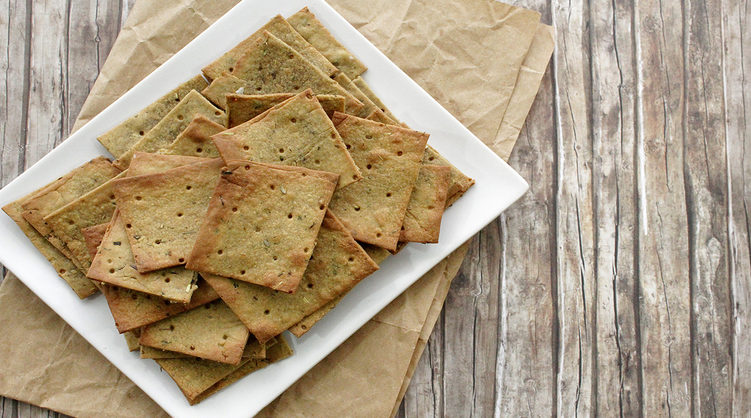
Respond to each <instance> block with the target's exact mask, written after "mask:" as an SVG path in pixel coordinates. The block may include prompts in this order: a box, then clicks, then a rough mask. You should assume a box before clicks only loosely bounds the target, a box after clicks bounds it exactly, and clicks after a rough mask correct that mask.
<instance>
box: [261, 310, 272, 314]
mask: <svg viewBox="0 0 751 418" xmlns="http://www.w3.org/2000/svg"><path fill="white" fill-rule="evenodd" d="M270 313H271V311H270V310H268V309H266V310H265V311H263V314H264V315H268V314H270Z"/></svg>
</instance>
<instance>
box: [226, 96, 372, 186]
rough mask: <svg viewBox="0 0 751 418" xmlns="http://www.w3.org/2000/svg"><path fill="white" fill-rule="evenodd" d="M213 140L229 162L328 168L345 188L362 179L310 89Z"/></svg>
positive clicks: (321, 169) (317, 168)
mask: <svg viewBox="0 0 751 418" xmlns="http://www.w3.org/2000/svg"><path fill="white" fill-rule="evenodd" d="M213 139H214V144H215V145H216V147H217V148H218V149H219V153H220V154H221V155H222V158H223V159H224V160H225V161H229V160H236V159H238V160H239V159H247V160H251V161H257V162H263V163H270V164H284V165H292V166H300V167H306V168H309V169H311V170H320V171H328V172H331V173H336V174H339V187H344V186H346V185H348V184H351V183H353V182H355V181H357V180H359V179H360V178H361V177H362V176H361V174H360V170H359V169H358V168H357V166H356V165H355V162H354V161H353V160H352V158H351V157H350V155H349V153H348V152H347V150H346V148H345V146H344V143H343V142H342V140H341V138H340V137H339V133H338V132H337V131H336V128H335V127H334V124H333V123H332V122H331V119H329V118H328V116H326V112H325V111H324V110H323V108H322V107H321V105H320V103H318V100H317V99H316V98H315V96H313V94H312V93H311V91H310V90H306V91H304V92H302V93H300V94H298V95H296V96H294V97H293V98H291V99H289V100H287V101H285V102H282V103H280V104H279V105H277V106H275V107H273V108H271V109H269V110H268V111H267V112H265V113H263V114H261V115H259V116H257V117H256V118H254V119H252V120H250V121H248V122H246V123H244V124H242V125H239V126H236V127H234V128H232V129H228V130H226V131H224V132H221V133H219V134H217V135H214V136H213Z"/></svg>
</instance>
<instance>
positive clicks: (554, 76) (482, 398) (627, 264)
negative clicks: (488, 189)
mask: <svg viewBox="0 0 751 418" xmlns="http://www.w3.org/2000/svg"><path fill="white" fill-rule="evenodd" d="M133 2H134V0H127V1H126V0H99V1H96V0H92V1H87V2H77V1H72V0H47V1H43V2H41V1H40V2H36V1H31V0H0V23H1V24H2V27H3V29H4V30H2V31H0V43H1V44H3V45H6V47H5V53H4V54H0V67H1V68H2V71H0V81H1V82H2V85H3V88H2V89H0V95H1V96H0V104H1V106H2V108H0V135H1V136H0V138H1V139H2V143H1V144H0V185H5V184H7V183H8V182H9V181H11V180H12V179H13V178H15V176H17V175H18V174H19V173H20V172H22V171H23V170H24V169H25V168H27V167H28V166H30V165H31V164H33V163H34V162H35V161H37V160H38V159H39V158H41V156H43V155H44V154H46V153H47V152H49V150H50V149H51V148H52V147H54V145H56V144H58V143H59V142H60V141H61V140H62V139H64V138H65V137H66V136H67V135H68V133H69V130H70V129H71V128H72V123H73V121H74V120H75V117H76V115H77V113H78V110H79V109H80V107H81V105H82V103H83V100H84V99H85V98H86V96H87V94H88V91H89V88H90V87H91V84H92V83H93V80H94V79H95V78H96V76H97V74H98V72H99V69H100V68H101V65H102V64H103V62H104V60H105V59H106V56H107V53H108V52H109V50H110V48H111V46H112V43H113V42H114V39H115V37H116V36H117V32H118V31H119V28H120V27H121V26H122V24H123V23H124V21H125V19H126V18H127V15H128V11H129V10H130V8H131V7H132V5H133ZM516 3H517V4H519V5H522V6H526V7H530V8H534V9H536V10H539V11H540V12H541V13H542V20H543V21H544V22H548V23H551V24H553V25H554V27H555V31H556V33H557V50H556V52H555V54H554V57H553V60H552V62H551V65H550V67H549V68H548V71H547V73H546V74H545V77H544V79H543V85H542V88H541V90H540V93H539V95H538V97H537V99H536V101H535V103H534V105H533V108H532V110H531V112H530V115H529V118H528V121H527V124H526V126H525V128H524V129H523V131H522V133H521V136H520V138H519V142H518V143H517V146H516V148H515V149H514V153H513V154H512V157H511V161H510V162H511V164H512V166H514V167H515V168H516V169H517V170H518V171H519V172H520V173H521V174H522V176H524V178H526V179H527V180H528V181H529V183H530V191H529V193H528V194H527V195H526V196H524V198H522V200H521V201H520V202H518V203H517V204H516V205H514V206H513V207H512V208H511V209H509V210H508V211H507V212H506V213H505V214H504V215H503V216H502V217H501V218H499V219H498V220H497V221H496V222H494V223H492V224H491V225H489V226H488V227H487V228H485V229H484V230H483V231H482V232H481V233H480V234H479V235H478V236H477V237H476V238H475V239H474V241H473V242H472V245H471V248H470V253H469V256H468V257H467V259H466V260H465V262H464V265H463V266H462V269H461V270H460V273H459V276H458V277H457V278H456V279H455V281H454V284H453V286H452V288H451V291H450V293H449V296H448V298H447V301H446V306H445V310H444V312H443V314H442V315H441V317H440V318H439V320H438V323H437V324H436V328H435V331H434V333H433V335H432V336H431V338H430V340H429V342H428V346H427V349H426V350H425V354H424V355H423V357H422V359H421V360H420V362H419V364H418V367H417V370H416V371H415V374H414V377H413V380H412V383H411V385H410V389H409V391H408V392H407V394H406V395H405V398H404V402H403V404H402V407H401V408H400V410H399V413H398V415H399V416H400V417H424V416H451V417H454V416H491V415H493V416H551V415H562V416H570V415H579V414H587V415H595V414H596V415H603V416H613V415H620V416H639V415H647V416H652V415H661V416H662V415H675V416H687V415H694V416H738V417H741V416H748V415H749V414H751V351H749V350H748V347H747V343H748V341H749V340H751V163H750V161H751V133H749V132H750V131H749V129H751V124H749V121H751V75H750V74H748V71H749V69H750V68H751V50H749V48H750V46H751V30H750V29H749V22H751V4H749V1H748V0H710V1H707V2H703V1H698V0H686V1H682V2H670V1H665V0H662V1H661V0H638V1H637V0H624V1H610V2H594V1H584V0H571V1H565V2H563V1H550V0H524V1H518V2H516ZM17 416H21V417H31V416H35V417H36V416H58V414H56V413H54V412H51V411H47V410H43V409H40V408H37V407H35V406H31V405H28V404H23V403H19V402H16V401H14V400H10V399H6V398H0V417H3V418H5V417H17Z"/></svg>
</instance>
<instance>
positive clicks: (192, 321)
mask: <svg viewBox="0 0 751 418" xmlns="http://www.w3.org/2000/svg"><path fill="white" fill-rule="evenodd" d="M247 341H248V329H247V328H245V326H244V325H243V323H242V322H241V321H240V320H239V319H238V318H237V316H236V315H235V314H234V313H233V312H232V310H230V308H229V307H227V305H226V304H225V303H224V302H222V301H214V302H210V303H207V304H205V305H203V306H200V307H198V308H194V309H191V310H189V311H187V312H183V313H181V314H179V315H175V316H173V317H170V318H167V319H163V320H161V321H159V322H155V323H153V324H151V325H147V326H146V327H144V328H143V329H142V330H141V338H140V340H139V342H140V343H141V345H146V346H149V347H154V348H158V349H160V350H167V351H175V352H178V353H183V354H188V355H191V356H195V357H200V358H202V359H206V360H213V361H217V362H220V363H227V364H239V363H240V361H241V360H242V354H243V350H244V349H245V343H246V342H247Z"/></svg>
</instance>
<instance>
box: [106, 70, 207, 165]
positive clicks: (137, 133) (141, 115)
mask: <svg viewBox="0 0 751 418" xmlns="http://www.w3.org/2000/svg"><path fill="white" fill-rule="evenodd" d="M207 85H208V83H206V80H204V78H203V77H201V76H200V75H197V76H195V77H193V78H191V79H190V80H188V81H186V82H185V83H183V84H180V85H179V86H177V87H176V88H175V89H174V90H172V91H170V92H169V93H167V94H165V95H164V96H162V97H160V98H159V99H158V100H157V101H155V102H154V103H152V104H150V105H148V106H146V107H145V108H143V109H141V111H140V112H138V113H136V114H135V115H133V116H131V117H129V118H128V119H126V120H125V121H123V122H122V123H120V124H119V125H117V126H115V127H114V128H112V129H110V130H109V131H108V132H107V133H105V134H103V135H101V136H100V137H99V138H97V139H98V140H99V142H101V144H102V145H104V147H105V148H107V151H109V152H110V154H112V155H113V156H114V157H115V158H120V157H121V156H122V155H123V154H125V153H126V152H127V151H128V150H129V149H130V148H131V147H133V145H135V144H136V142H138V141H140V140H141V138H142V137H143V136H144V135H145V134H146V133H147V132H148V131H150V130H151V128H153V127H154V126H155V125H156V124H157V123H159V121H160V120H162V118H163V117H164V116H165V115H167V113H169V111H170V110H172V108H174V107H175V106H176V105H177V103H179V102H180V101H181V100H182V99H183V98H184V97H185V96H186V95H187V94H188V93H189V92H190V91H191V90H198V91H201V90H202V89H203V88H204V87H206V86H207Z"/></svg>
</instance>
